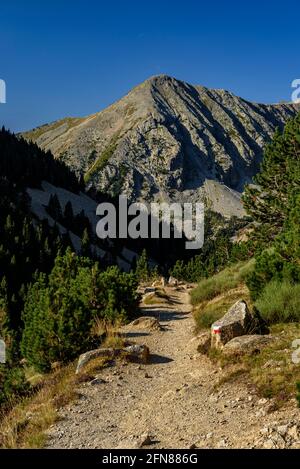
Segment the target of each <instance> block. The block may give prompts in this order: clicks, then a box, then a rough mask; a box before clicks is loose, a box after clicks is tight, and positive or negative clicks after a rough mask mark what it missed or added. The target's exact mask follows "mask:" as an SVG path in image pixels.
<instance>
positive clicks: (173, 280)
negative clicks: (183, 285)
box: [168, 277, 179, 287]
mask: <svg viewBox="0 0 300 469" xmlns="http://www.w3.org/2000/svg"><path fill="white" fill-rule="evenodd" d="M178 283H179V282H178V280H177V278H175V277H169V280H168V285H170V286H171V287H177V285H178Z"/></svg>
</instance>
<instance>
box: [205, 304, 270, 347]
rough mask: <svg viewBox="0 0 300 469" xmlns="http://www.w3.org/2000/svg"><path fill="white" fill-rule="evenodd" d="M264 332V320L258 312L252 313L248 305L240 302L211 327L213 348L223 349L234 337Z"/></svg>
mask: <svg viewBox="0 0 300 469" xmlns="http://www.w3.org/2000/svg"><path fill="white" fill-rule="evenodd" d="M262 330H263V320H262V319H261V318H260V316H259V315H258V312H257V311H256V312H255V313H254V314H253V313H251V312H250V310H249V308H248V306H247V303H246V302H245V301H244V300H239V301H237V302H236V303H235V304H234V305H233V306H232V307H231V308H230V309H229V310H228V312H227V313H226V314H225V315H224V316H223V317H222V318H221V319H219V320H218V321H216V322H215V323H214V324H213V325H212V326H211V346H212V347H214V348H218V349H222V348H223V347H224V345H225V344H226V343H227V342H229V341H230V340H231V339H233V338H234V337H239V336H243V335H246V334H256V333H261V332H262Z"/></svg>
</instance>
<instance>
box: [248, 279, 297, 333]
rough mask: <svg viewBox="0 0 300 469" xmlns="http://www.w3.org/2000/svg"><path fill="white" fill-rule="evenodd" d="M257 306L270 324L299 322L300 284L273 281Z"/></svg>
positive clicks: (265, 289) (257, 302)
mask: <svg viewBox="0 0 300 469" xmlns="http://www.w3.org/2000/svg"><path fill="white" fill-rule="evenodd" d="M255 306H256V307H257V309H258V310H259V312H260V314H261V315H262V317H263V318H264V319H265V321H267V322H268V323H269V324H274V323H280V322H281V323H283V322H299V320H300V284H299V283H298V284H293V283H291V282H289V281H276V280H273V281H272V282H270V283H268V284H267V285H266V287H265V288H264V290H263V291H262V294H261V295H260V297H259V299H258V300H257V301H256V303H255Z"/></svg>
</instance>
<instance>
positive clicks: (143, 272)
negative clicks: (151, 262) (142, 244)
mask: <svg viewBox="0 0 300 469" xmlns="http://www.w3.org/2000/svg"><path fill="white" fill-rule="evenodd" d="M135 274H136V276H137V278H138V280H139V281H140V282H145V281H147V280H148V278H149V267H148V256H147V251H146V249H144V250H143V251H142V254H141V255H140V256H139V258H138V259H137V261H136V269H135Z"/></svg>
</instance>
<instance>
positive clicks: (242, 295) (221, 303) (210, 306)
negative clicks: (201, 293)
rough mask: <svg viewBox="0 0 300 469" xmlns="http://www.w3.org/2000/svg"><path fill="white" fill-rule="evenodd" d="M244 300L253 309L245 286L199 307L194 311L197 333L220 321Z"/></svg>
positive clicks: (202, 303)
mask: <svg viewBox="0 0 300 469" xmlns="http://www.w3.org/2000/svg"><path fill="white" fill-rule="evenodd" d="M240 299H243V300H245V301H246V302H247V304H248V305H249V306H250V307H251V304H250V296H249V290H248V288H247V287H246V286H245V285H241V286H240V287H239V288H234V289H232V290H229V291H227V292H225V293H222V294H220V295H217V296H216V297H214V298H213V299H211V300H208V301H207V300H206V301H203V302H201V303H200V304H198V305H197V307H196V308H194V310H193V314H194V319H195V322H196V329H197V331H198V330H200V329H206V328H210V327H211V325H212V324H213V323H214V322H215V321H217V320H218V319H220V318H221V317H222V316H224V314H225V313H226V312H227V311H228V309H229V308H230V307H231V306H232V305H233V304H234V303H235V302H236V301H238V300H240Z"/></svg>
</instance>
